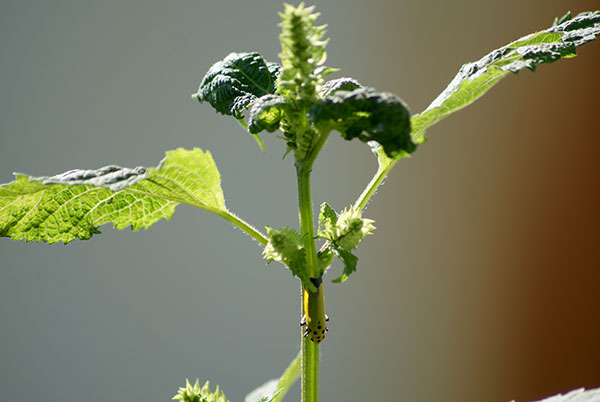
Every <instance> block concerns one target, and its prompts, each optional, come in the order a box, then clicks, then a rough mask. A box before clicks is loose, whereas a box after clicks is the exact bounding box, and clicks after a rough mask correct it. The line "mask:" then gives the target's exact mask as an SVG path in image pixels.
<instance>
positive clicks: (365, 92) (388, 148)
mask: <svg viewBox="0 0 600 402" xmlns="http://www.w3.org/2000/svg"><path fill="white" fill-rule="evenodd" d="M308 119H309V121H311V122H312V123H314V124H315V125H317V126H319V125H323V126H325V127H327V128H328V129H335V130H337V131H339V133H340V134H341V135H342V138H344V139H346V140H351V139H353V138H358V139H359V140H360V141H362V142H368V141H376V142H377V143H379V144H381V146H382V147H383V150H384V151H385V153H386V154H387V155H388V156H389V157H394V156H396V155H399V154H403V153H406V152H408V153H412V152H413V151H414V150H415V149H416V148H417V147H416V145H415V144H414V143H413V142H412V140H411V136H410V132H411V128H410V113H409V111H408V108H407V107H406V105H405V104H404V102H403V101H402V100H401V99H400V98H399V97H397V96H396V95H394V94H391V93H389V92H378V91H377V90H375V89H373V88H368V87H361V88H357V89H355V90H353V91H350V92H348V91H337V92H335V93H334V94H332V95H329V96H326V97H325V98H323V99H320V100H319V101H318V102H317V103H315V104H314V105H312V106H311V108H310V109H309V112H308Z"/></svg>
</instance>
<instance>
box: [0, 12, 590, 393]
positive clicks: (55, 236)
mask: <svg viewBox="0 0 600 402" xmlns="http://www.w3.org/2000/svg"><path fill="white" fill-rule="evenodd" d="M282 18H283V23H282V29H283V33H282V37H281V41H282V54H281V59H282V64H281V66H279V65H277V64H274V63H268V62H266V61H264V59H263V58H262V57H261V56H260V55H258V54H256V53H242V54H232V55H230V56H228V57H227V58H226V59H224V60H223V61H222V62H219V63H217V64H216V65H215V66H213V68H211V70H210V71H209V72H208V74H207V75H206V77H205V78H204V80H203V82H202V83H201V85H200V89H199V91H198V93H197V94H196V97H197V98H198V99H199V100H201V101H207V102H209V103H210V104H211V105H212V106H213V107H214V108H215V109H216V110H217V111H218V112H220V113H222V114H226V115H231V116H233V117H234V118H236V119H237V120H238V121H240V123H241V124H242V125H243V126H247V128H248V131H249V132H250V133H251V134H252V135H254V136H255V138H257V140H258V141H259V144H262V142H261V141H260V139H259V138H258V135H259V134H260V133H261V132H262V131H267V132H274V131H276V130H278V129H279V130H281V132H282V133H283V136H282V137H281V138H282V139H284V140H285V142H286V146H287V152H288V153H290V154H291V155H293V157H294V161H295V164H296V169H297V173H298V190H299V206H300V208H299V211H300V231H299V232H298V231H295V230H293V229H289V228H282V229H273V228H267V229H266V233H265V234H263V233H261V232H260V231H258V230H256V229H254V228H252V227H251V226H250V225H248V224H247V223H246V222H245V221H243V220H242V219H240V218H239V217H237V216H236V215H234V214H233V213H232V212H230V211H229V210H228V209H227V207H226V205H225V201H224V196H223V193H222V190H221V188H220V177H219V173H218V171H217V169H216V166H215V164H214V161H213V160H212V157H211V155H210V153H208V152H203V151H201V150H198V149H195V150H192V151H186V150H182V149H178V150H176V151H170V152H167V155H166V158H165V159H164V160H163V162H162V163H161V164H160V165H159V167H157V168H151V169H145V168H136V169H127V168H119V167H106V168H102V169H98V170H94V171H71V172H67V173H66V174H63V175H58V176H52V177H37V178H36V177H27V176H25V175H18V176H17V179H16V181H15V182H13V183H10V184H8V185H5V186H3V187H2V188H1V189H0V207H1V208H2V215H0V234H2V235H4V236H8V237H11V238H13V239H25V240H26V241H31V240H36V241H47V242H49V243H54V242H57V241H62V242H64V243H68V242H70V241H72V240H74V239H76V238H79V239H88V238H90V237H91V236H92V235H93V234H96V233H98V230H97V228H98V227H99V226H101V225H102V224H104V223H108V222H113V223H114V226H115V227H116V228H118V229H121V228H125V227H127V226H131V227H132V229H134V230H136V229H139V228H141V227H144V228H147V227H149V226H151V225H152V224H153V223H155V222H156V221H158V220H159V219H161V218H163V217H164V218H169V217H170V216H171V215H172V214H173V212H174V208H175V206H176V205H178V204H180V203H182V204H188V205H193V206H196V207H199V208H202V209H205V210H208V211H210V212H213V213H215V214H217V215H219V216H221V217H223V218H224V219H226V220H228V221H230V222H231V223H232V224H233V225H235V226H237V227H239V228H240V229H241V230H243V231H244V232H246V233H247V234H249V235H250V236H251V237H253V238H254V239H255V240H257V241H258V242H259V243H260V244H261V245H263V246H264V256H265V258H266V259H267V261H278V262H282V263H283V264H284V265H285V266H287V267H288V268H289V269H290V270H291V272H292V273H293V274H294V275H295V276H296V277H298V278H299V279H300V280H301V282H302V286H303V305H304V309H305V312H307V313H308V314H307V317H306V323H307V327H308V328H309V329H311V331H312V332H311V336H310V337H305V338H304V339H303V342H302V344H303V348H302V349H303V352H302V360H303V362H304V364H303V366H302V368H303V372H302V374H303V399H304V400H317V391H318V360H319V359H318V356H319V349H318V346H317V345H316V343H318V342H320V341H321V340H322V335H324V334H323V333H322V334H321V335H319V334H318V333H317V334H315V333H314V331H316V330H318V329H319V328H318V327H319V324H322V321H323V319H324V318H323V317H324V316H325V308H324V295H323V287H324V285H323V283H322V276H323V273H324V271H325V269H326V267H327V266H328V265H329V263H330V262H331V260H332V259H333V258H334V257H336V256H337V257H338V258H339V259H340V260H341V261H342V263H343V265H344V270H343V273H342V274H341V275H340V276H339V277H338V278H337V279H336V280H335V281H337V282H343V281H345V280H347V278H348V277H349V275H350V274H351V273H352V272H354V271H355V269H356V266H357V258H356V257H355V256H354V255H353V254H352V252H353V250H354V249H355V248H356V246H357V245H358V243H359V242H360V241H361V240H362V238H364V236H366V235H367V234H369V233H370V232H371V231H372V229H373V227H372V225H371V222H370V221H369V220H368V219H364V218H362V216H361V211H362V209H363V208H364V206H365V205H366V203H367V202H368V200H369V199H370V198H371V197H372V195H373V194H374V192H375V190H376V189H377V188H378V186H379V185H380V184H381V182H382V181H383V179H384V178H385V177H386V176H387V174H388V173H389V171H390V170H391V168H392V167H393V166H394V165H395V163H396V162H397V161H398V160H400V159H402V158H404V157H407V156H408V155H409V154H411V153H412V152H414V151H415V150H416V148H417V145H418V144H421V143H422V142H423V141H424V134H425V130H426V129H427V128H428V127H430V126H432V125H433V124H435V123H437V122H438V121H439V120H441V119H442V118H444V117H446V116H447V115H449V114H450V113H453V112H454V111H456V110H459V109H460V108H462V107H464V106H467V105H468V104H469V103H471V102H473V101H474V100H476V99H477V98H478V97H479V96H481V95H482V94H483V93H484V92H485V91H486V90H487V89H489V88H490V87H491V86H492V85H494V84H495V83H496V82H497V81H498V80H500V79H501V78H503V77H504V76H506V75H508V73H509V72H517V71H519V70H520V69H523V68H525V67H527V68H529V69H532V70H533V69H535V67H536V66H537V65H538V64H540V63H548V62H552V61H555V60H557V59H559V58H568V57H572V56H574V54H575V53H574V50H575V47H577V46H580V45H582V44H584V43H586V42H587V41H589V40H592V39H593V38H595V36H596V35H598V32H599V30H600V26H599V25H600V23H599V21H600V14H599V13H598V12H596V13H586V14H580V15H579V16H577V17H575V18H571V17H570V15H567V16H565V17H564V18H562V19H561V20H560V21H557V22H556V24H555V26H554V27H552V28H550V29H548V30H546V31H543V32H539V33H537V34H534V35H533V36H530V37H527V38H523V39H520V40H518V41H516V42H513V43H511V44H509V45H508V46H506V47H504V48H501V49H498V50H496V51H494V52H492V53H490V54H489V55H487V56H486V57H484V58H483V59H481V60H480V61H478V62H476V63H470V64H468V65H466V66H464V67H463V68H462V69H461V71H460V72H459V74H458V75H457V77H456V78H455V80H454V81H453V82H452V83H451V84H450V86H449V87H448V88H447V89H446V90H445V91H444V92H443V93H442V94H441V95H440V96H439V97H438V98H437V99H436V100H435V101H434V102H433V103H432V104H431V106H430V107H428V108H427V109H426V110H425V111H424V112H423V113H420V114H417V115H414V116H412V117H410V116H409V113H408V110H407V108H406V107H405V105H404V104H403V102H402V101H401V100H400V99H399V98H397V97H396V96H394V95H392V94H389V93H384V92H378V91H377V90H375V89H372V88H365V87H362V86H361V85H360V84H359V83H358V82H357V81H355V80H353V79H338V80H332V81H327V82H326V81H325V77H326V76H327V75H328V74H330V73H332V72H333V69H329V68H325V67H323V65H322V63H323V62H324V58H325V51H324V47H325V41H324V40H323V34H324V30H323V28H322V27H317V26H315V19H316V15H314V14H312V10H311V9H307V8H303V7H302V6H300V7H298V8H293V7H289V6H288V7H286V11H285V12H284V14H283V15H282ZM333 130H335V131H338V132H339V133H340V134H341V135H342V137H343V138H345V139H348V140H350V139H354V138H358V139H359V140H360V141H363V142H368V141H374V142H371V144H372V145H373V148H374V150H375V151H376V153H377V157H378V161H379V170H378V172H377V173H376V175H375V176H374V178H373V180H372V181H371V183H369V184H368V185H367V187H366V189H365V191H364V192H363V193H362V194H361V196H360V197H359V199H358V200H357V201H356V202H355V204H354V205H353V206H351V207H348V208H347V209H346V210H345V211H342V212H341V213H339V214H338V213H337V212H335V211H334V210H333V209H332V208H331V207H329V206H328V205H327V204H324V205H323V206H322V207H321V210H320V214H319V219H318V221H319V222H318V223H319V225H318V228H319V229H318V231H317V232H316V233H315V229H314V226H315V225H314V222H313V221H314V219H313V211H312V203H311V194H310V173H311V169H312V164H313V162H314V160H315V158H316V157H317V155H318V153H319V151H320V149H321V148H322V146H323V145H324V144H325V142H326V140H327V137H328V135H329V133H330V132H331V131H333ZM291 155H290V156H291ZM315 237H318V238H320V239H322V240H323V241H324V242H323V243H322V246H321V248H320V249H319V250H317V247H316V244H315ZM313 320H316V325H315V322H314V321H313ZM320 330H321V331H323V330H324V329H320ZM297 367H298V360H296V361H295V362H294V363H293V364H292V366H291V368H290V372H292V373H294V372H297V371H298V369H297ZM291 377H293V375H292V376H291ZM289 382H290V380H289V379H287V380H286V381H282V382H281V387H277V389H281V390H282V391H281V392H280V393H279V394H277V395H275V396H273V395H266V396H267V399H269V398H271V397H273V398H275V399H273V400H278V399H280V398H282V397H283V395H284V393H285V390H287V385H285V383H289ZM207 393H209V391H208V390H207V387H206V388H202V389H200V388H199V386H191V385H190V386H188V387H186V388H185V389H184V390H183V391H182V392H180V394H179V397H180V399H182V400H196V399H197V400H206V399H208V398H213V399H214V400H222V399H224V396H223V395H222V393H220V392H218V391H217V392H216V393H215V395H216V396H208V394H207ZM266 394H272V389H270V390H269V391H268V392H266ZM186 398H187V399H186ZM208 400H210V399H208Z"/></svg>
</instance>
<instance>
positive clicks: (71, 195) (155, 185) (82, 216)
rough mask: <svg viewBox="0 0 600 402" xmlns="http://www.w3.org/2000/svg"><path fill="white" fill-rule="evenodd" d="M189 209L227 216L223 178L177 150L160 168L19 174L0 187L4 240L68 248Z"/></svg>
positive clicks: (198, 156)
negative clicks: (109, 228)
mask: <svg viewBox="0 0 600 402" xmlns="http://www.w3.org/2000/svg"><path fill="white" fill-rule="evenodd" d="M178 204H188V205H192V206H195V207H198V208H202V209H205V210H208V211H211V212H213V213H216V214H218V215H221V216H224V215H228V214H229V213H228V212H227V209H226V207H225V200H224V198H223V191H222V190H221V177H220V175H219V171H218V170H217V167H216V166H215V163H214V161H213V159H212V156H211V154H210V152H208V151H206V152H203V151H202V150H201V149H198V148H195V149H194V150H191V151H189V150H185V149H181V148H180V149H177V150H174V151H169V152H167V153H166V157H165V158H164V159H163V160H162V161H161V162H160V164H159V166H158V167H157V168H149V169H147V168H143V167H137V168H135V169H128V168H120V167H118V166H107V167H104V168H101V169H97V170H71V171H69V172H66V173H63V174H60V175H57V176H51V177H29V176H27V175H23V174H16V180H15V181H14V182H12V183H8V184H4V185H2V186H0V236H4V237H11V238H12V239H14V240H19V239H25V240H26V241H32V240H33V241H45V242H48V243H55V242H58V241H62V242H63V243H69V242H71V241H73V240H75V239H89V238H90V237H92V235H94V234H96V233H100V232H99V230H98V227H99V226H101V225H103V224H105V223H108V222H113V224H114V227H115V228H117V229H123V228H125V227H127V226H129V225H131V228H132V229H133V230H138V229H140V228H148V227H150V226H151V225H153V224H154V223H155V222H157V221H158V220H160V219H161V218H165V219H169V218H171V216H172V215H173V212H174V210H175V206H176V205H178Z"/></svg>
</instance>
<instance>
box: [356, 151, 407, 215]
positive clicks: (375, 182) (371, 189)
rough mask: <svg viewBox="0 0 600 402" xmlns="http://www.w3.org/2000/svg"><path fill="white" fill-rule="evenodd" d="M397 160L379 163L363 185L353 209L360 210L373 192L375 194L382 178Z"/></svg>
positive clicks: (383, 178)
mask: <svg viewBox="0 0 600 402" xmlns="http://www.w3.org/2000/svg"><path fill="white" fill-rule="evenodd" d="M397 161H398V159H395V160H390V162H389V163H385V164H383V165H382V164H380V165H379V168H378V169H377V172H376V173H375V175H374V176H373V178H372V179H371V181H370V182H369V184H367V187H365V189H364V190H363V192H362V194H361V195H360V197H358V199H357V200H356V202H355V203H354V209H356V210H358V211H362V210H363V209H364V208H365V207H366V206H367V203H368V202H369V200H370V199H371V197H372V196H373V194H375V192H376V191H377V189H378V188H379V186H380V185H381V183H383V180H385V178H386V177H387V175H388V173H389V172H390V170H392V168H393V167H394V165H395V164H396V162H397Z"/></svg>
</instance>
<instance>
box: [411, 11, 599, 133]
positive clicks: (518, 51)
mask: <svg viewBox="0 0 600 402" xmlns="http://www.w3.org/2000/svg"><path fill="white" fill-rule="evenodd" d="M555 22H556V25H555V26H552V27H550V28H548V29H546V30H545V31H540V32H537V33H533V34H530V35H527V36H524V37H522V38H520V39H518V40H516V41H514V42H512V43H510V44H508V45H506V46H504V47H501V48H499V49H497V50H494V51H492V52H491V53H489V54H487V55H486V56H484V57H483V58H482V59H481V60H479V61H476V62H473V63H468V64H465V65H463V66H462V67H461V69H460V70H459V72H458V74H457V75H456V77H455V78H454V79H453V80H452V82H450V84H449V85H448V87H447V88H446V89H445V90H444V91H443V92H442V93H441V94H440V95H439V96H438V97H437V98H436V99H435V100H434V101H433V102H432V103H431V104H430V105H429V107H427V109H425V111H424V112H422V113H420V114H418V115H414V116H413V117H412V119H411V124H412V132H411V136H412V138H413V141H414V142H415V143H422V142H423V141H424V140H425V131H426V130H427V129H428V128H429V127H431V126H433V125H434V124H436V123H437V122H439V121H440V120H442V119H443V118H445V117H447V116H449V115H450V114H452V113H454V112H456V111H458V110H460V109H462V108H464V107H466V106H468V105H469V104H471V103H472V102H474V101H475V100H477V99H479V98H480V97H481V96H482V95H483V94H484V93H486V92H487V91H488V90H489V89H490V88H491V87H493V86H494V85H495V84H496V83H498V81H500V80H501V79H502V78H504V77H506V76H507V75H508V74H509V73H517V72H519V70H522V69H523V68H528V69H529V70H532V71H534V70H535V69H536V67H537V66H538V65H539V64H542V63H552V62H554V61H556V60H559V59H561V58H571V57H575V56H576V53H575V49H576V47H578V46H581V45H583V44H585V43H588V42H590V41H592V40H594V39H595V38H596V36H598V35H600V11H595V12H585V13H581V14H579V15H577V16H576V17H573V18H571V17H570V14H567V15H565V16H564V17H563V18H561V19H560V20H559V21H555Z"/></svg>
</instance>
